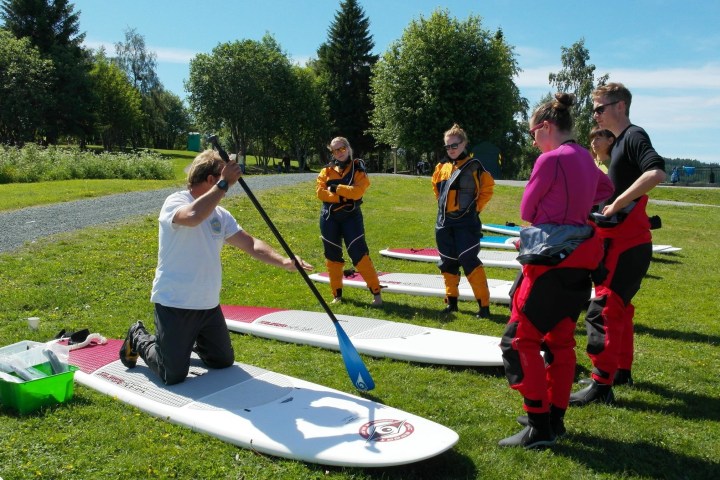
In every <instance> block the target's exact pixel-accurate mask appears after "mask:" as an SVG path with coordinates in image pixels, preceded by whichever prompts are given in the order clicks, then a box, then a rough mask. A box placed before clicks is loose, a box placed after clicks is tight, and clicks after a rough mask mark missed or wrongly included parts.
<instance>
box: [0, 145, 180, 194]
mask: <svg viewBox="0 0 720 480" xmlns="http://www.w3.org/2000/svg"><path fill="white" fill-rule="evenodd" d="M173 177H174V174H173V169H172V164H171V162H170V161H169V160H166V159H164V158H163V157H162V156H161V155H160V154H158V153H155V152H151V151H138V152H132V153H118V152H101V153H95V152H93V151H90V150H80V149H79V148H77V147H56V146H49V147H42V146H40V145H36V144H27V145H25V146H24V147H23V148H16V147H9V146H4V145H0V184H3V183H31V182H42V181H52V180H73V179H107V178H119V179H127V180H168V179H171V178H173Z"/></svg>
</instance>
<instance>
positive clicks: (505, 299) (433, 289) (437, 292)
mask: <svg viewBox="0 0 720 480" xmlns="http://www.w3.org/2000/svg"><path fill="white" fill-rule="evenodd" d="M310 278H311V279H313V280H315V281H316V282H321V283H330V277H329V276H328V274H327V272H323V273H313V274H311V275H310ZM378 278H379V279H380V286H382V287H383V290H382V291H383V292H388V293H405V294H408V295H420V296H426V297H442V298H444V297H445V282H444V281H443V277H442V275H428V274H424V273H383V272H378ZM512 284H513V282H511V281H507V280H495V279H490V278H488V287H489V288H490V301H491V302H493V303H503V304H509V303H510V287H512ZM343 287H356V288H365V289H366V288H367V285H366V284H365V280H363V278H362V275H360V274H359V273H353V274H352V275H350V276H346V277H343ZM459 287H460V296H459V297H458V298H459V299H460V300H475V295H473V292H472V288H471V287H470V283H469V282H468V281H467V278H465V277H461V278H460V286H459Z"/></svg>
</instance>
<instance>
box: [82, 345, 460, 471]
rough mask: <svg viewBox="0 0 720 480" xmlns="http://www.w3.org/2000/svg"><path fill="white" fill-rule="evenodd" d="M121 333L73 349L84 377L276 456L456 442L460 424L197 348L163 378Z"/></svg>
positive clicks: (373, 455)
mask: <svg viewBox="0 0 720 480" xmlns="http://www.w3.org/2000/svg"><path fill="white" fill-rule="evenodd" d="M121 345H122V341H121V340H109V341H108V343H107V344H105V345H96V344H94V345H93V346H90V347H86V348H82V349H78V350H73V351H71V352H70V363H71V364H73V365H77V366H78V367H80V370H78V371H77V372H76V373H75V379H76V380H77V381H78V383H80V384H82V385H85V386H86V387H89V388H92V389H94V390H97V391H99V392H102V393H105V394H107V395H111V396H113V397H115V398H117V399H118V400H120V401H122V402H125V403H127V404H129V405H133V406H135V407H137V408H139V409H141V410H143V411H145V412H146V413H149V414H150V415H153V416H155V417H158V418H160V419H163V420H166V421H169V422H172V423H176V424H178V425H183V426H186V427H188V428H190V429H192V430H194V431H197V432H200V433H205V434H208V435H211V436H213V437H216V438H218V439H220V440H223V441H226V442H229V443H232V444H235V445H238V446H240V447H243V448H248V449H251V450H254V451H257V452H261V453H265V454H268V455H274V456H278V457H284V458H290V459H294V460H301V461H304V462H310V463H319V464H324V465H338V466H350V467H385V466H392V465H403V464H407V463H412V462H417V461H420V460H424V459H427V458H430V457H433V456H435V455H438V454H440V453H442V452H444V451H446V450H448V449H450V448H451V447H452V446H453V445H455V443H456V442H457V441H458V435H457V433H455V432H454V431H453V430H450V429H449V428H447V427H444V426H442V425H440V424H438V423H435V422H432V421H430V420H426V419H424V418H422V417H419V416H417V415H413V414H411V413H408V412H404V411H402V410H398V409H396V408H393V407H388V406H386V405H382V404H380V403H377V402H374V401H371V400H367V399H364V398H360V397H357V396H354V395H350V394H347V393H344V392H341V391H339V390H333V389H331V388H327V387H323V386H321V385H317V384H314V383H310V382H306V381H304V380H300V379H298V378H293V377H289V376H287V375H282V374H280V373H274V372H271V371H268V370H264V369H262V368H258V367H254V366H252V365H245V364H242V363H235V364H234V365H233V366H231V367H228V368H223V369H219V370H218V369H208V368H206V367H205V366H204V364H203V363H202V362H201V361H200V360H199V359H198V358H197V357H196V356H195V355H194V354H193V359H192V361H191V367H190V373H189V374H188V377H187V379H186V380H185V381H184V382H182V383H179V384H177V385H170V386H166V385H164V384H163V383H162V382H161V381H160V379H159V378H158V377H157V376H156V375H155V374H154V373H152V372H151V371H150V369H149V368H148V367H147V366H146V365H145V364H144V363H143V362H142V360H138V363H137V366H136V367H135V368H132V369H127V368H125V366H123V364H122V363H121V362H120V360H119V359H118V351H119V350H120V346H121Z"/></svg>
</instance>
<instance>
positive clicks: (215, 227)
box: [210, 217, 222, 234]
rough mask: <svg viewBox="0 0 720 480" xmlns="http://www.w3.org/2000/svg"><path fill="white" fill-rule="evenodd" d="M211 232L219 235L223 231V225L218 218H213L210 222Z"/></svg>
mask: <svg viewBox="0 0 720 480" xmlns="http://www.w3.org/2000/svg"><path fill="white" fill-rule="evenodd" d="M210 230H212V233H214V234H219V233H220V232H221V231H222V224H221V223H220V219H219V218H218V217H213V219H212V220H210Z"/></svg>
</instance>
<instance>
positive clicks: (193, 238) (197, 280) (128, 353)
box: [120, 150, 312, 385]
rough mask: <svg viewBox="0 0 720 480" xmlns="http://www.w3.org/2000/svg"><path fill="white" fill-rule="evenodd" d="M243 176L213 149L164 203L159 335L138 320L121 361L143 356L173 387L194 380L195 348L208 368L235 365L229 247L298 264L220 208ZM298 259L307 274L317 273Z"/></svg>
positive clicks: (155, 295) (288, 265) (155, 290)
mask: <svg viewBox="0 0 720 480" xmlns="http://www.w3.org/2000/svg"><path fill="white" fill-rule="evenodd" d="M240 175H241V170H240V166H239V165H238V164H237V163H236V162H234V161H231V162H228V163H225V162H223V161H222V159H221V158H220V155H219V154H218V153H217V152H215V151H213V150H206V151H204V152H202V153H200V154H199V155H198V156H196V157H195V159H194V160H193V162H192V164H191V165H190V168H189V170H188V175H187V186H188V189H187V190H185V191H181V192H176V193H173V194H171V195H170V196H168V197H167V198H166V199H165V203H164V204H163V206H162V209H161V210H160V217H159V225H160V226H159V242H158V243H159V246H158V264H157V268H156V270H155V280H154V281H153V286H152V293H151V297H150V298H151V301H152V302H154V304H155V335H152V334H150V333H149V332H148V331H147V330H146V329H145V326H144V325H143V323H142V322H139V321H138V322H136V323H135V324H133V325H132V326H131V327H130V329H129V330H128V333H127V337H126V338H125V341H124V342H123V345H122V348H121V349H120V360H121V361H122V363H123V365H125V366H126V367H127V368H133V367H135V365H136V362H137V359H138V356H140V357H141V358H142V359H143V361H145V363H146V364H147V366H148V367H149V368H150V370H152V371H153V372H155V373H156V374H157V375H158V376H159V377H160V378H161V379H162V381H163V382H164V383H165V384H166V385H172V384H175V383H179V382H182V381H183V380H185V378H186V377H187V374H188V370H189V368H190V355H191V353H192V352H193V351H194V352H196V353H197V354H198V356H199V357H200V359H201V360H202V361H203V362H204V363H205V365H207V366H208V367H209V368H225V367H229V366H231V365H232V364H233V362H234V361H235V354H234V352H233V348H232V344H231V343H230V334H229V333H228V329H227V325H226V324H225V316H224V315H223V312H222V310H221V308H220V287H221V284H222V265H221V263H220V250H221V249H222V246H223V245H225V244H228V245H231V246H233V247H236V248H239V249H240V250H242V251H244V252H246V253H247V254H249V255H250V256H251V257H253V258H255V259H256V260H260V261H262V262H264V263H267V264H268V265H273V266H276V267H281V268H284V269H285V270H287V271H289V272H292V271H296V265H295V262H294V261H293V260H292V259H290V258H286V257H283V256H282V255H280V254H279V253H277V252H276V251H275V250H274V249H273V248H272V247H270V246H269V245H268V244H267V243H265V242H263V241H262V240H260V239H257V238H255V237H253V236H251V235H250V234H249V233H247V232H246V231H245V230H243V229H242V228H241V227H240V225H238V223H237V221H236V220H235V218H233V216H232V214H230V212H228V211H227V210H226V209H225V208H223V207H221V206H219V203H220V201H221V200H222V199H223V198H224V197H225V193H226V192H227V191H228V189H229V188H230V187H231V186H232V185H234V184H235V183H236V182H237V181H238V179H239V178H240ZM297 260H298V262H299V264H300V265H301V266H302V267H303V269H305V270H311V269H312V266H311V265H309V264H308V263H306V262H305V261H303V260H301V259H300V258H299V257H298V258H297Z"/></svg>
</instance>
